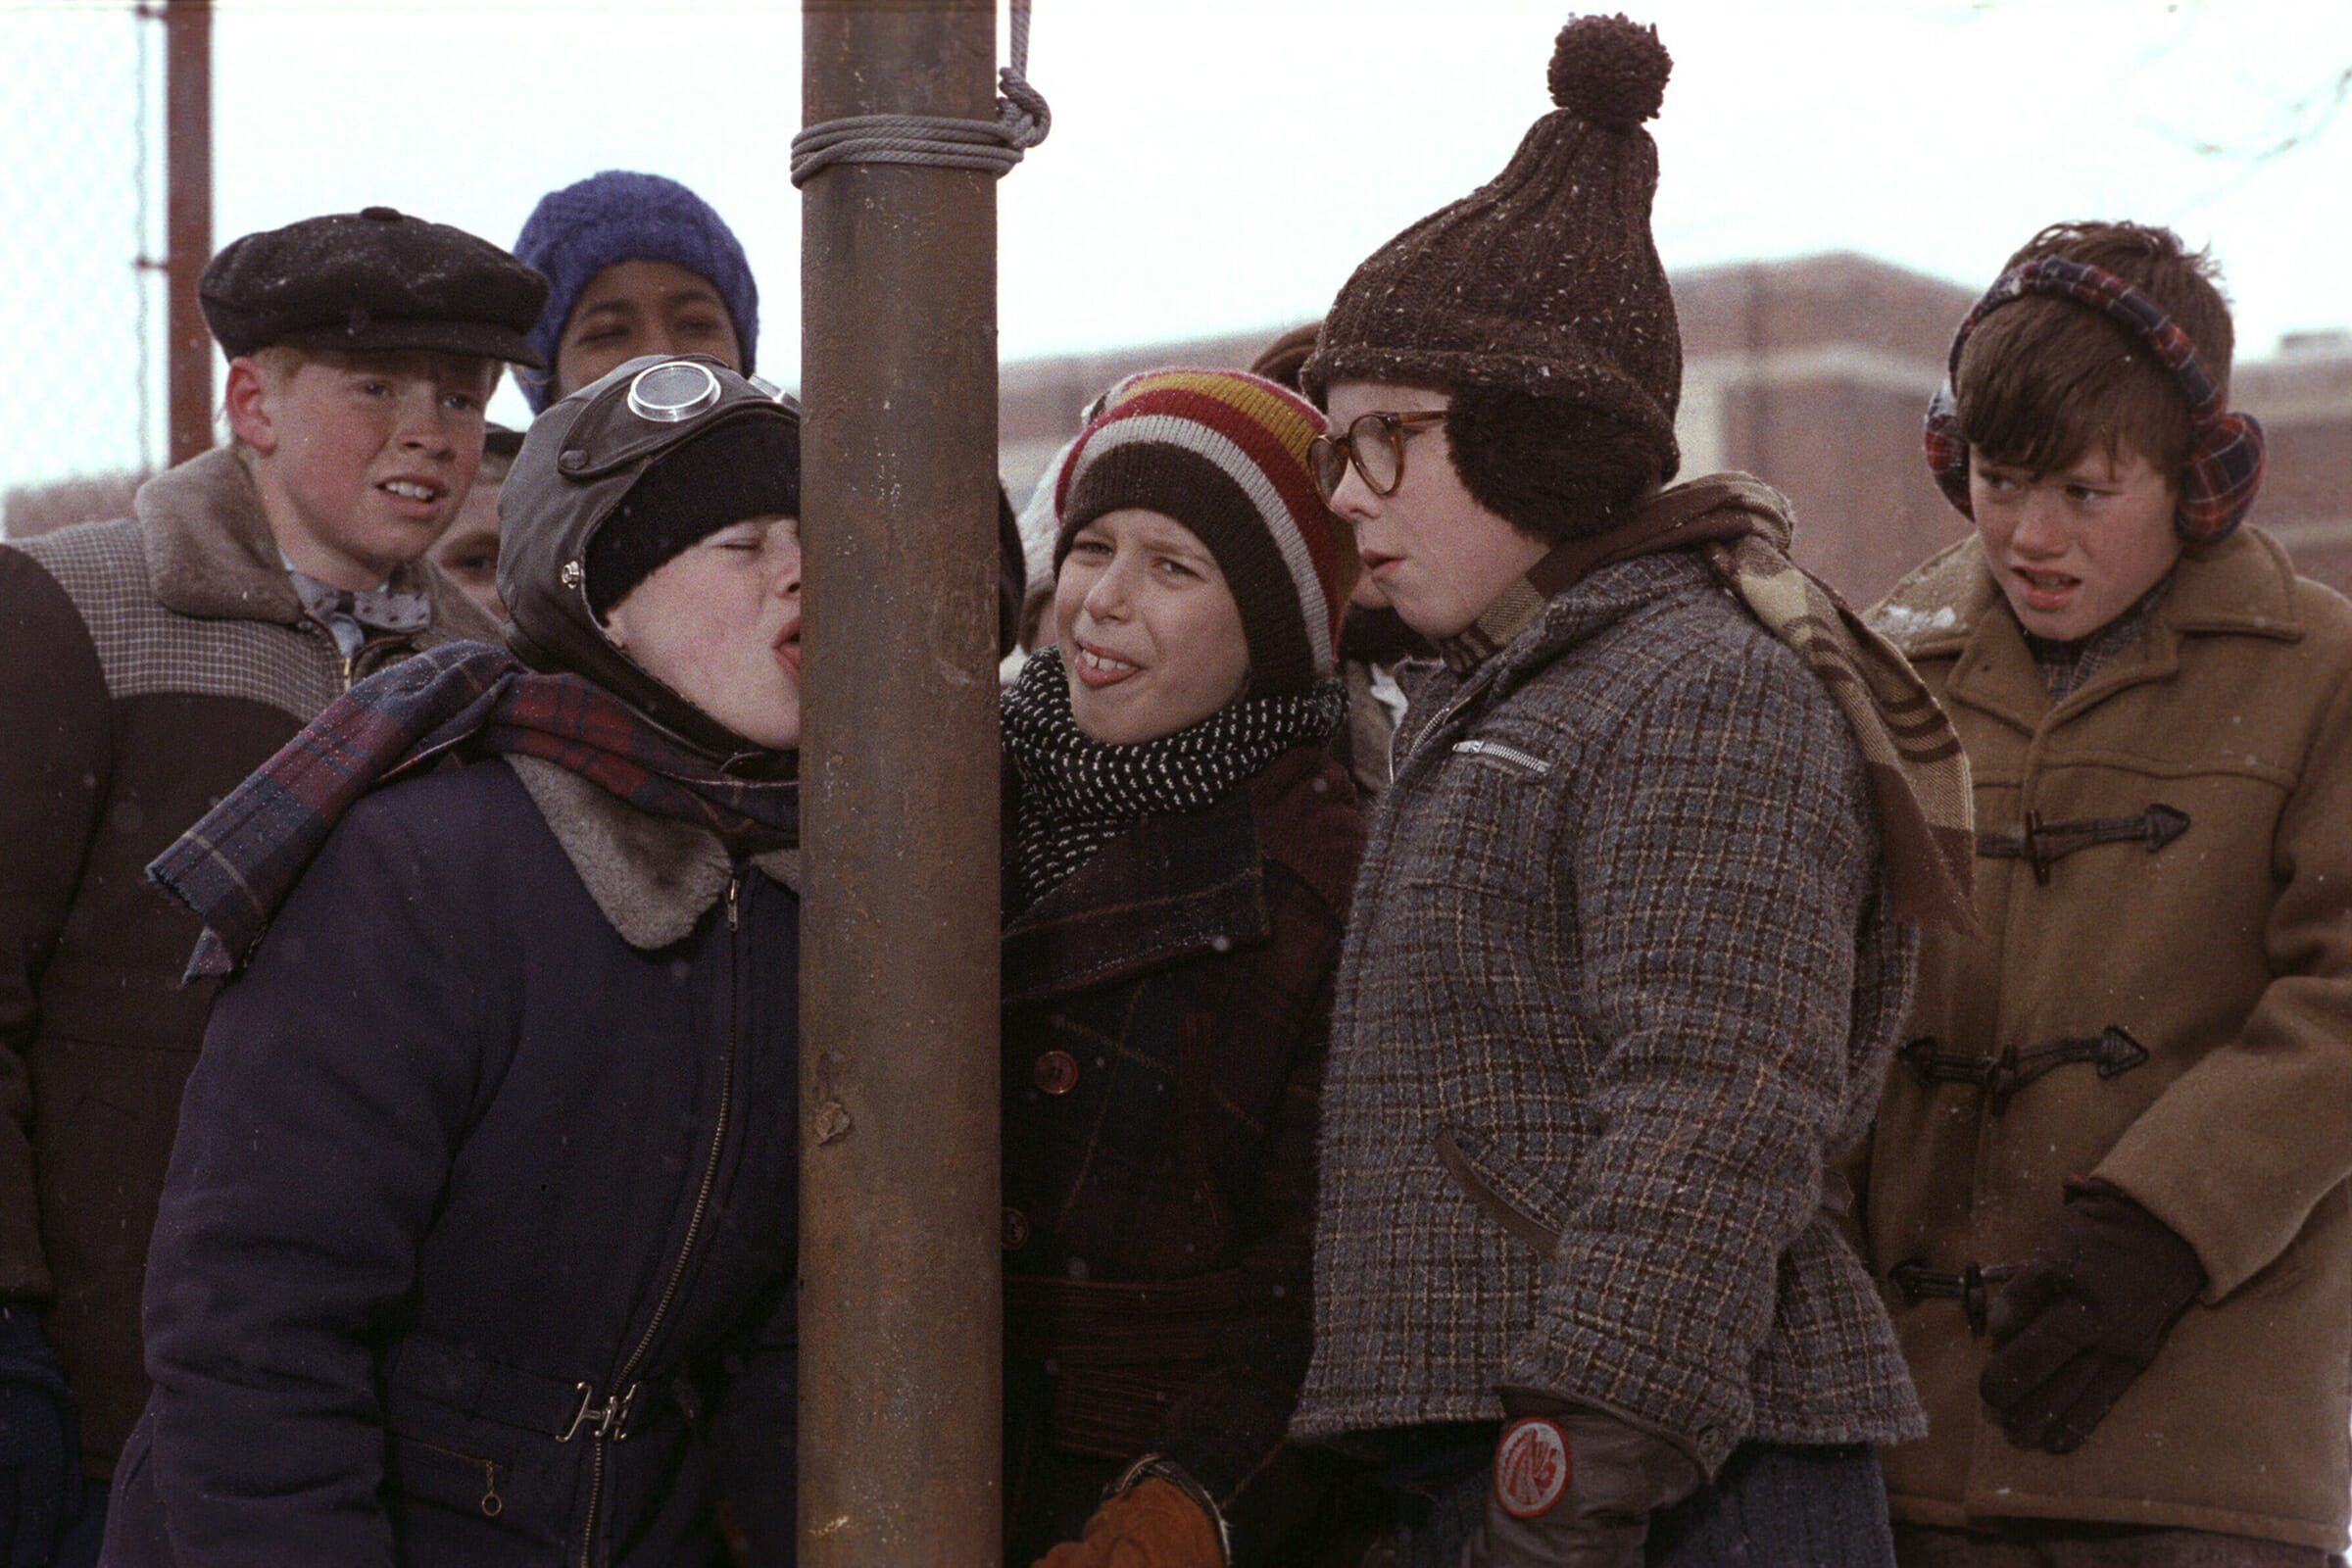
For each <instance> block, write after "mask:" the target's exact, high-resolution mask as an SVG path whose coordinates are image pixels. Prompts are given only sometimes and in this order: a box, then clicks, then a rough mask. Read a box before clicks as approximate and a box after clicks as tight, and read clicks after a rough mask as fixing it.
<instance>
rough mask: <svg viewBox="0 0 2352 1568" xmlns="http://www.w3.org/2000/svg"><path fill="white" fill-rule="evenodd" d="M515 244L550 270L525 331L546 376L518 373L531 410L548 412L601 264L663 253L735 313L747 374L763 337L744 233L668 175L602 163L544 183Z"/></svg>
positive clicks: (659, 257) (656, 258)
mask: <svg viewBox="0 0 2352 1568" xmlns="http://www.w3.org/2000/svg"><path fill="white" fill-rule="evenodd" d="M515 255H516V256H517V257H519V258H520V259H521V260H523V261H525V262H527V263H529V264H530V265H531V266H533V267H536V268H537V269H539V270H540V271H542V272H545V273H546V274H547V279H548V282H549V284H550V285H551V286H550V287H549V289H548V293H547V309H545V310H544V311H541V312H540V313H539V324H538V325H537V326H535V327H533V328H531V331H530V339H531V344H532V346H533V347H535V348H537V349H538V350H539V352H540V353H541V354H544V355H546V356H547V365H548V373H547V375H546V376H545V377H544V378H541V377H524V376H517V377H515V379H516V380H517V381H519V382H520V383H521V385H522V395H523V396H524V397H525V398H527V399H529V400H530V405H531V412H532V413H534V414H537V413H543V412H545V410H546V408H547V406H548V404H549V403H551V402H552V401H554V400H553V398H552V397H550V395H549V394H550V393H552V392H553V391H554V390H555V365H556V344H557V342H558V340H560V339H561V338H562V337H563V336H564V322H565V321H567V320H569V319H571V308H572V306H573V304H574V303H576V302H577V301H578V299H579V297H580V290H582V289H584V288H586V287H587V286H588V284H589V281H590V280H591V279H593V278H594V277H595V276H596V274H597V273H599V272H601V271H603V270H605V269H606V268H608V267H613V266H615V265H617V264H618V263H621V262H633V261H647V262H669V263H671V264H673V265H674V266H678V267H683V268H684V269H686V270H688V271H689V272H693V273H695V274H696V275H698V276H700V277H702V278H705V279H707V280H708V281H709V282H710V284H711V287H712V288H714V289H716V290H718V297H719V299H720V300H722V301H723V302H725V304H726V307H727V315H728V316H730V317H732V318H733V319H734V321H735V341H736V342H737V343H739V344H741V345H742V347H743V369H744V373H745V374H747V375H748V374H750V373H751V371H752V368H753V354H754V352H755V351H756V350H757V349H758V347H759V338H760V285H759V284H757V283H755V282H753V281H752V265H751V263H750V262H748V261H746V260H745V259H744V255H743V243H742V241H740V240H738V239H737V238H736V237H735V231H734V230H733V229H731V228H729V227H728V226H727V224H726V221H725V220H724V219H722V218H720V217H719V216H718V214H717V213H715V212H713V211H711V204H710V203H709V202H707V201H704V200H703V199H702V198H701V197H700V196H697V195H696V194H695V193H694V192H692V191H690V190H688V189H687V188H686V187H685V186H683V185H681V184H679V183H678V182H677V181H676V180H674V179H664V178H663V177H662V176H661V175H660V174H638V173H632V172H629V171H627V170H622V169H608V170H606V171H605V172H603V173H601V174H591V175H589V176H588V177H587V178H586V179H583V180H581V181H579V182H578V183H577V184H573V185H566V186H564V188H563V189H562V190H554V191H549V192H548V193H547V194H546V195H545V196H542V197H540V198H539V205H538V206H537V207H534V208H532V209H531V216H530V218H529V220H528V221H525V222H524V223H523V225H522V232H521V234H519V235H518V236H516V238H515Z"/></svg>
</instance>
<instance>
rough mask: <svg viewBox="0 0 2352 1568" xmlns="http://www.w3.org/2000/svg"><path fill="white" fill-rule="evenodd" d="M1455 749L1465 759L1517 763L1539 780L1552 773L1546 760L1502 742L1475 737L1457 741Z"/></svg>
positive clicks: (1454, 745) (1454, 744)
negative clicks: (1487, 758) (1486, 759)
mask: <svg viewBox="0 0 2352 1568" xmlns="http://www.w3.org/2000/svg"><path fill="white" fill-rule="evenodd" d="M1453 749H1454V750H1455V751H1457V752H1460V753H1461V754H1462V755H1464V756H1465V757H1493V758H1498V759H1500V760H1503V761H1505V762H1513V763H1516V764H1518V765H1519V766H1521V767H1524V768H1526V769H1527V770H1528V771H1529V772H1530V773H1533V774H1535V775H1536V777H1538V778H1542V777H1543V776H1544V774H1546V773H1548V772H1550V771H1551V764H1550V763H1549V762H1546V761H1544V759H1542V758H1540V757H1530V756H1528V754H1527V753H1525V752H1523V751H1521V750H1520V749H1519V748H1518V747H1516V746H1505V745H1503V744H1502V742H1500V741H1490V740H1481V739H1479V738H1478V737H1476V736H1473V737H1471V738H1470V739H1469V740H1466V741H1455V742H1454V743H1453Z"/></svg>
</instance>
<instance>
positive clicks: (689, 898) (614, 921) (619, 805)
mask: <svg viewBox="0 0 2352 1568" xmlns="http://www.w3.org/2000/svg"><path fill="white" fill-rule="evenodd" d="M506 763H507V765H508V766H509V767H512V768H513V769H514V770H515V777H517V778H519V779H521V780H522V787H523V790H524V792H525V793H526V794H528V795H529V796H530V798H531V804H532V805H534V806H536V807H538V808H539V814H540V816H542V817H543V818H545V819H546V821H547V827H548V831H549V832H551V833H553V834H554V835H555V836H556V842H557V843H558V844H559V845H561V846H563V849H564V858H565V859H567V860H569V861H570V862H571V868H572V870H573V871H575V872H577V873H578V875H579V878H580V882H581V884H582V885H583V886H585V887H586V888H587V889H588V897H589V898H591V899H593V900H594V901H595V902H596V907H597V908H598V909H599V910H600V911H602V912H603V914H604V917H605V919H606V921H607V922H608V923H610V924H611V925H612V927H613V931H614V932H616V933H618V935H619V937H620V939H621V940H622V941H623V942H626V943H627V944H628V945H629V946H630V947H632V948H635V949H637V950H638V951H639V952H641V953H652V952H656V951H658V950H660V949H662V948H666V947H668V946H669V945H670V944H672V943H674V942H683V941H684V940H685V939H686V938H687V937H688V936H690V935H691V934H692V933H693V931H694V928H695V925H696V923H697V922H698V921H700V920H701V919H702V917H703V915H704V912H705V911H707V910H708V909H709V908H710V907H711V906H712V905H713V904H716V903H717V902H718V900H719V896H720V895H721V894H723V893H725V892H726V889H727V882H728V880H729V879H730V878H732V877H733V876H734V875H735V862H734V860H733V859H732V858H730V857H729V856H728V854H727V849H726V846H725V845H723V844H721V843H720V842H719V839H718V835H717V834H715V833H713V832H711V830H710V829H709V828H706V827H699V826H697V825H696V824H694V823H692V822H679V821H672V820H670V819H669V818H667V817H659V816H651V815H648V814H647V813H646V812H644V811H640V810H638V809H636V808H635V807H632V806H630V805H629V804H628V803H626V802H625V801H622V800H620V799H619V798H618V797H616V796H613V795H609V794H607V793H606V792H605V791H604V790H602V789H599V788H598V787H597V786H596V785H594V784H591V783H589V782H588V780H586V779H584V778H582V777H581V776H580V775H579V774H577V773H574V772H572V771H571V770H570V769H569V768H566V767H561V766H558V765H557V764H556V763H554V762H550V761H547V760H544V759H541V758H536V757H521V756H510V757H508V758H507V759H506ZM752 863H753V864H754V865H757V866H758V867H759V868H760V870H762V871H764V872H766V873H767V874H768V876H770V877H771V878H773V879H774V880H776V881H778V882H781V883H783V884H784V885H785V886H786V887H789V888H792V889H794V890H796V891H797V890H798V889H799V887H800V874H799V873H800V864H799V855H798V852H796V851H793V850H773V851H770V852H769V853H767V854H765V855H761V856H757V857H755V858H753V861H752Z"/></svg>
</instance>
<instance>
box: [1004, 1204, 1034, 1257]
mask: <svg viewBox="0 0 2352 1568" xmlns="http://www.w3.org/2000/svg"><path fill="white" fill-rule="evenodd" d="M998 1240H999V1241H1000V1242H1001V1243H1002V1244H1003V1246H1004V1248H1005V1250H1006V1251H1007V1252H1017V1251H1019V1250H1021V1249H1022V1248H1024V1247H1026V1246H1028V1245H1029V1216H1028V1215H1026V1214H1024V1213H1022V1212H1021V1211H1020V1210H1019V1209H1017V1208H1007V1209H1005V1215H1004V1232H1003V1234H1002V1235H1001V1236H1000V1237H999V1238H998Z"/></svg>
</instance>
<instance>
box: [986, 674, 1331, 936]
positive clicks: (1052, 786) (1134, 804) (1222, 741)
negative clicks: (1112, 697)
mask: <svg viewBox="0 0 2352 1568" xmlns="http://www.w3.org/2000/svg"><path fill="white" fill-rule="evenodd" d="M1003 709H1004V717H1005V755H1006V756H1007V757H1009V758H1011V760H1012V765H1013V769H1014V771H1016V772H1017V773H1018V774H1019V775H1020V797H1021V798H1020V809H1019V812H1018V814H1017V816H1016V818H1015V820H1014V823H1013V855H1014V865H1013V876H1014V883H1013V885H1014V889H1015V891H1016V893H1017V894H1018V896H1019V898H1020V901H1021V907H1023V908H1026V907H1029V906H1030V905H1032V904H1035V903H1036V902H1037V901H1038V900H1039V899H1042V898H1044V897H1045V896H1046V895H1047V894H1048V893H1050V892H1052V891H1053V890H1054V888H1056V887H1059V886H1060V885H1061V883H1062V882H1063V881H1064V880H1065V879H1066V878H1068V876H1069V875H1070V873H1071V872H1073V871H1075V870H1077V869H1078V868H1079V867H1080V866H1082V865H1084V864H1085V863H1086V862H1087V861H1088V860H1090V859H1092V858H1094V857H1095V854H1096V852H1097V851H1099V850H1101V849H1102V848H1103V845H1105V844H1108V843H1109V842H1110V841H1111V840H1112V839H1115V838H1117V837H1118V836H1119V835H1120V834H1122V833H1124V832H1126V831H1127V830H1128V829H1129V828H1131V827H1133V826H1135V825H1136V823H1138V822H1140V821H1141V820H1143V818H1145V817H1146V816H1150V815H1164V814H1169V813H1178V812H1185V811H1199V810H1205V809H1207V808H1209V807H1211V806H1214V805H1216V804H1217V802H1219V801H1220V800H1223V799H1224V798H1225V796H1226V795H1228V794H1229V793H1231V792H1232V790H1233V789H1234V788H1235V786H1237V785H1239V784H1241V783H1242V782H1243V781H1244V780H1246V779H1248V778H1250V777H1251V776H1252V775H1254V774H1256V773H1257V772H1258V770H1259V769H1261V768H1263V767H1265V766H1266V764H1268V763H1269V762H1271V761H1273V760H1275V759H1276V758H1278V757H1280V756H1281V755H1282V754H1283V753H1285V752H1287V751H1290V750H1292V749H1293V748H1295V747H1299V746H1314V745H1319V744H1321V743H1322V742H1323V741H1324V740H1325V739H1327V738H1328V737H1329V736H1330V735H1331V733H1332V732H1333V731H1334V730H1337V729H1338V728H1339V727H1340V724H1341V722H1342V721H1343V720H1344V719H1346V718H1347V716H1348V690H1347V688H1346V687H1345V686H1343V685H1341V684H1340V683H1339V682H1338V681H1336V680H1333V681H1325V682H1323V683H1322V684H1321V685H1319V686H1317V687H1315V688H1314V689H1313V690H1312V691H1307V692H1302V693H1294V694H1288V695H1283V696H1277V697H1245V698H1242V699H1241V700H1239V701H1237V702H1232V703H1228V704H1226V705H1225V706H1224V707H1223V708H1220V709H1218V710H1217V711H1215V712H1213V713H1211V714H1209V715H1208V716H1207V717H1206V718H1204V719H1201V721H1200V722H1199V723H1197V724H1191V725H1187V726H1186V727H1185V728H1183V729H1180V730H1178V731H1177V732H1176V733H1175V734H1173V735H1163V736H1161V737H1160V738H1159V739H1157V740H1154V741H1139V742H1137V743H1135V744H1134V745H1131V746H1106V745H1104V744H1103V743H1102V742H1101V741H1094V740H1089V739H1087V737H1086V736H1085V735H1084V734H1083V733H1082V732H1081V731H1080V730H1079V728H1078V721H1077V719H1075V718H1074V717H1072V716H1071V713H1070V687H1069V678H1068V677H1067V676H1066V675H1064V674H1063V673H1062V668H1061V654H1060V652H1059V651H1058V650H1056V649H1047V650H1046V651H1045V652H1043V653H1041V654H1038V655H1036V656H1035V657H1033V658H1032V659H1031V660H1030V661H1029V662H1027V663H1026V664H1023V665H1022V666H1021V673H1020V676H1019V678H1018V679H1016V680H1015V681H1014V682H1013V683H1012V686H1011V689H1010V690H1008V691H1006V692H1005V695H1004V699H1003Z"/></svg>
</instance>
